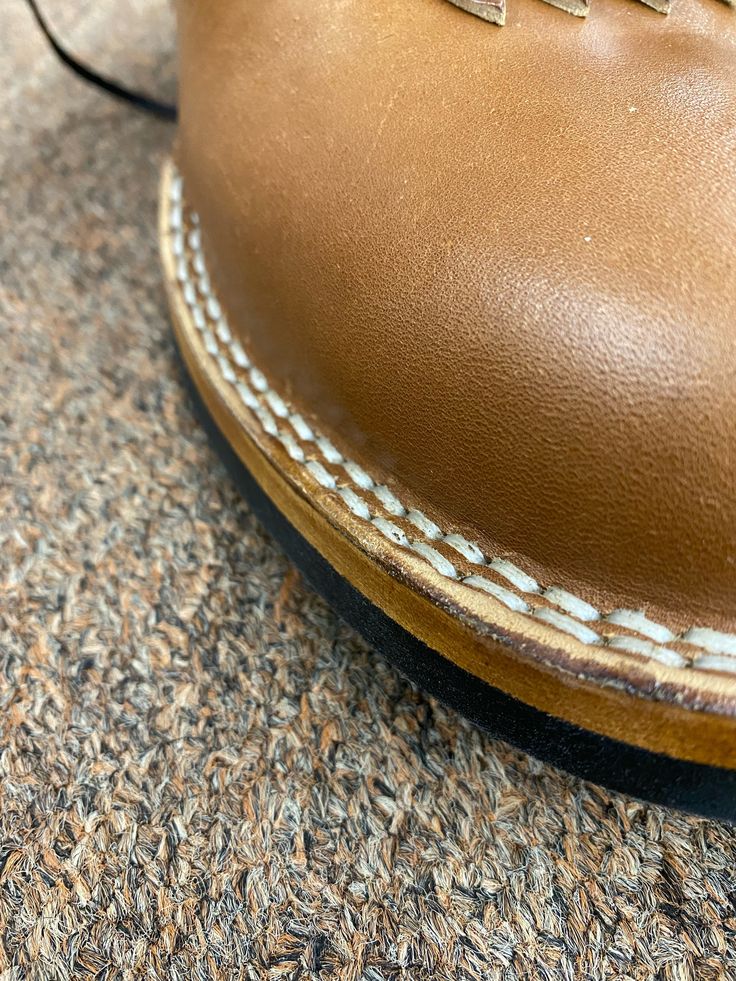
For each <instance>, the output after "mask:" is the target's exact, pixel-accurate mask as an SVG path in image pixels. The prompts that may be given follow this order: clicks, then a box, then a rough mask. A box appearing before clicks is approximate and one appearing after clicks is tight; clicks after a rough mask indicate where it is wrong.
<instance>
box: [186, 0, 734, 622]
mask: <svg viewBox="0 0 736 981" xmlns="http://www.w3.org/2000/svg"><path fill="white" fill-rule="evenodd" d="M179 19H180V34H181V47H180V52H181V54H180V58H181V71H180V89H181V92H180V113H181V126H180V135H179V147H178V158H179V163H180V167H181V169H182V172H183V173H184V176H185V181H186V186H187V188H188V193H189V195H190V196H191V199H192V202H193V204H194V206H195V207H196V209H197V211H198V212H199V214H200V216H201V223H202V236H203V242H204V246H205V251H206V254H207V256H208V264H209V267H210V269H211V271H212V277H213V281H214V283H215V285H216V287H217V291H218V295H219V297H220V298H221V300H222V302H223V305H224V306H225V307H226V308H227V311H228V318H229V321H230V323H231V324H232V325H234V326H235V327H236V328H237V329H238V330H239V331H240V332H241V333H242V336H243V338H244V341H245V342H247V344H248V346H249V347H250V348H251V349H252V351H253V352H254V355H255V356H256V357H257V358H258V360H259V363H260V364H261V365H262V367H263V368H264V370H265V371H266V372H267V373H268V374H269V377H271V378H272V379H274V381H275V382H277V383H278V384H279V385H280V386H281V387H282V389H283V390H284V392H285V393H286V394H287V395H288V397H289V398H290V399H291V401H292V402H293V403H295V404H296V405H297V406H298V407H300V408H301V409H302V410H303V412H304V414H305V416H307V417H310V416H311V417H313V418H318V419H319V420H320V426H321V428H322V429H323V430H324V429H326V430H327V431H329V432H330V434H331V435H332V436H333V438H334V441H335V443H336V444H337V445H338V446H346V447H349V449H350V452H351V454H352V455H353V457H355V458H357V459H358V460H360V461H361V462H362V463H364V464H365V465H366V466H367V467H369V468H370V469H371V471H372V472H374V473H378V474H382V475H383V479H385V480H386V482H387V483H388V484H389V486H391V487H393V488H397V489H398V488H400V489H401V493H402V496H403V497H404V498H408V499H409V500H410V501H413V502H415V503H416V505H417V506H418V507H421V508H422V509H423V510H424V511H425V512H426V513H427V514H428V515H430V516H431V517H432V518H434V519H435V520H437V521H438V522H439V523H441V524H442V525H443V527H445V528H446V529H448V530H455V531H457V532H459V533H461V534H463V535H465V536H467V537H469V538H471V539H472V540H474V541H478V542H479V543H481V544H482V545H483V546H485V547H486V548H487V549H488V550H489V551H492V552H493V553H494V554H501V555H504V556H508V557H509V558H510V559H512V560H513V561H515V562H517V563H518V564H519V565H521V566H522V567H523V568H525V569H526V570H528V571H529V572H530V574H532V575H534V576H535V577H536V578H537V579H539V581H540V582H542V583H545V582H554V583H556V584H558V585H561V586H563V587H565V588H567V589H570V590H571V591H573V592H575V593H576V594H577V595H579V596H581V597H583V598H585V599H586V600H588V601H589V602H591V603H593V604H595V605H597V606H600V607H603V608H606V607H608V608H613V607H627V608H631V607H633V608H637V609H643V610H645V611H646V612H647V613H648V614H650V615H652V616H655V617H665V618H667V619H668V621H670V622H672V623H673V624H674V625H675V626H678V625H680V626H687V625H691V624H703V625H706V626H711V627H714V628H716V629H721V630H723V629H733V627H734V624H736V604H735V603H734V597H735V595H736V493H735V491H736V487H735V484H736V481H735V479H734V478H735V474H736V13H734V11H732V10H730V9H729V8H728V7H726V6H724V5H722V4H720V3H718V2H717V0H712V2H711V0H679V2H678V3H677V4H676V5H675V6H674V7H673V12H672V13H671V14H670V15H669V17H667V18H664V17H661V16H660V15H658V14H656V13H654V12H653V11H652V10H650V9H648V8H646V7H644V6H640V5H638V4H635V3H632V2H627V0H595V3H594V6H593V8H592V12H591V14H590V16H589V17H588V18H587V20H584V21H582V20H579V19H576V18H571V17H569V15H567V14H565V13H563V12H561V11H559V10H557V9H555V8H552V7H550V6H547V5H544V4H541V3H539V2H538V0H510V6H509V10H508V20H507V26H506V27H504V28H503V29H499V28H496V27H493V26H491V25H489V24H487V23H485V22H484V21H482V20H480V19H478V18H475V17H472V16H469V15H468V14H466V13H464V12H463V11H461V10H459V9H458V8H456V7H454V6H453V5H451V4H449V3H447V2H445V0H382V2H381V3H380V4H375V3H366V2H365V0H315V2H313V3H310V4H304V3H303V2H300V0H274V2H271V3H260V4H255V3H249V2H247V0H223V2H221V3H218V4H204V3H201V0H182V2H180V9H179Z"/></svg>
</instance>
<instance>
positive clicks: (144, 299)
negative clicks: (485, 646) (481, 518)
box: [0, 0, 736, 981]
mask: <svg viewBox="0 0 736 981" xmlns="http://www.w3.org/2000/svg"><path fill="white" fill-rule="evenodd" d="M243 2H245V0H243ZM46 9H47V10H48V13H49V15H50V16H51V17H52V18H53V20H54V23H55V25H56V26H57V28H58V29H59V31H61V32H62V33H63V34H64V36H65V37H66V38H67V39H68V40H69V41H70V42H71V43H73V45H74V47H75V49H76V50H77V51H78V52H80V53H82V54H85V55H87V56H88V57H91V58H92V60H93V61H94V62H95V64H96V65H97V66H99V67H100V68H102V69H106V70H108V71H110V72H114V73H115V74H117V76H119V77H123V78H126V79H129V80H131V81H135V82H137V83H138V84H140V85H146V86H148V87H149V88H151V89H154V90H156V91H157V92H160V93H163V94H168V95H171V94H172V92H173V74H174V66H173V62H174V57H173V45H174V42H173V38H172V35H171V20H170V12H169V11H168V9H167V8H166V7H165V6H164V5H163V4H161V3H159V2H158V0H157V2H155V3H154V2H152V0H117V2H114V0H104V2H102V0H98V2H95V3H93V2H86V3H85V2H82V0H47V2H46ZM0 86H1V87H0V228H1V229H2V235H1V236H0V350H1V351H2V356H1V358H0V362H1V363H0V978H2V981H19V979H25V978H29V979H44V981H45V979H57V978H58V979H67V978H83V979H92V978H97V979H107V978H118V977H120V978H126V979H133V978H145V979H175V981H176V979H180V981H199V979H218V981H219V979H240V978H243V979H246V978H249V979H250V978H252V979H260V978H274V979H279V978H301V979H316V978H345V979H352V981H359V979H365V981H380V979H399V978H402V979H404V978H406V979H456V978H457V979H468V981H469V979H481V978H483V979H487V978H488V979H495V978H499V979H505V981H511V979H529V981H557V979H563V981H564V979H595V981H597V979H622V981H623V979H648V978H656V979H662V981H665V979H666V981H669V979H672V981H689V979H697V981H715V979H721V978H724V979H729V978H734V977H736V942H735V940H734V931H735V930H736V913H735V904H736V838H735V832H734V831H733V830H732V829H731V828H729V827H727V826H725V825H719V824H716V823H712V822H707V821H702V820H698V819H695V818H687V817H684V816H682V815H680V814H676V813H673V812H668V811H666V810H664V809H661V808H656V807H646V806H644V805H642V804H639V803H636V802H634V801H631V800H628V799H626V798H624V797H621V796H612V795H608V794H606V793H605V792H603V791H601V790H599V789H597V788H595V787H592V786H588V785H585V784H582V783H580V782H579V781H577V780H573V779H572V778H569V777H566V776H564V775H562V774H559V773H557V772H555V771H553V770H550V769H548V768H545V767H543V766H541V765H540V764H538V763H536V762H534V761H533V760H529V759H528V758H526V757H524V756H523V755H522V754H520V753H517V752H515V751H513V750H511V749H510V748H509V747H507V746H506V745H504V744H501V743H498V742H495V741H494V740H492V739H490V738H489V737H488V736H486V735H484V734H482V733H480V732H478V731H477V730H475V729H473V728H472V727H471V726H469V725H468V724H466V723H464V722H463V721H462V720H461V719H459V718H458V717H457V716H456V715H454V714H453V713H451V712H449V711H446V710H445V709H443V708H442V707H441V706H440V705H438V704H437V703H436V702H435V701H433V700H431V699H427V698H425V697H423V696H422V695H421V694H420V693H418V692H417V691H416V690H414V689H413V688H412V687H411V686H410V685H408V684H407V683H406V682H405V681H404V680H403V679H402V677H401V676H400V675H399V674H398V673H397V672H396V671H395V670H393V669H392V668H391V667H390V666H389V665H388V664H387V662H386V661H384V660H383V659H382V658H381V657H380V656H379V655H377V654H375V653H373V652H372V651H370V650H369V649H368V648H367V647H366V646H365V645H364V644H363V643H362V642H361V641H360V640H359V639H358V638H357V637H356V636H355V635H354V634H353V633H351V631H350V630H348V629H347V628H346V627H344V626H343V625H342V624H341V623H340V622H339V621H338V620H337V619H336V618H335V616H334V615H333V614H332V613H331V612H330V610H329V609H327V608H326V607H325V606H324V604H323V603H322V602H321V601H320V600H319V599H317V598H316V597H315V596H314V594H313V593H311V592H310V591H309V590H308V589H306V588H305V587H304V586H303V585H302V584H301V583H300V581H299V579H298V577H297V576H296V575H295V573H294V572H293V571H292V569H291V567H290V566H289V563H288V562H287V561H286V559H285V558H284V557H283V555H282V554H280V552H279V550H278V549H277V548H276V547H275V546H274V545H273V544H272V542H271V541H270V540H269V538H268V537H267V535H266V534H265V533H264V532H263V531H262V530H261V528H260V527H259V526H258V524H257V523H256V522H255V520H254V519H253V518H252V517H251V515H250V514H249V512H248V509H247V507H245V506H244V505H243V504H242V503H241V502H240V500H239V498H238V495H237V493H236V491H235V489H234V487H233V485H232V484H231V482H230V480H229V479H228V477H227V475H226V474H225V472H224V470H223V468H222V466H221V465H220V464H219V463H218V461H217V459H216V458H215V457H214V455H213V453H212V452H211V450H210V449H209V447H208V445H207V442H206V440H205V438H204V437H203V435H202V433H201V432H200V429H199V427H198V425H197V423H196V422H195V420H194V418H193V415H192V412H191V410H190V404H189V399H188V395H187V391H186V390H185V388H184V385H183V382H182V377H181V373H180V367H179V362H178V360H177V357H176V355H175V352H174V347H173V342H172V338H171V334H170V331H169V325H168V322H167V316H166V311H165V308H164V298H163V291H162V288H161V282H160V277H159V271H158V263H157V256H156V228H155V209H156V201H155V198H156V183H157V170H158V166H159V163H160V161H161V159H162V156H163V154H165V152H166V150H167V148H168V146H169V143H170V141H171V139H172V129H171V128H170V127H168V126H167V125H166V124H163V123H159V122H156V121H153V120H151V119H149V118H147V117H145V116H142V115H140V114H136V113H135V112H133V111H131V110H130V109H128V108H126V107H124V106H121V105H118V104H116V103H113V102H111V101H109V100H108V99H107V98H105V97H104V96H100V95H98V94H96V93H95V92H94V91H92V90H90V89H87V88H85V87H84V86H83V85H81V83H79V82H77V81H76V80H74V79H73V78H71V77H69V76H68V75H67V74H66V73H64V71H63V70H62V69H61V68H60V67H59V66H58V64H57V62H56V61H55V60H53V58H52V57H51V56H50V55H49V54H48V53H47V51H46V48H45V46H44V44H43V43H42V41H41V40H40V38H39V36H38V34H37V31H36V30H35V29H34V27H33V25H32V23H31V20H30V17H29V15H28V12H27V10H26V9H25V7H24V6H23V5H22V4H21V3H20V0H6V2H5V3H3V9H2V18H1V23H0Z"/></svg>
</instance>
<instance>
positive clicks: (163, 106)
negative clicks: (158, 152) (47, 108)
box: [27, 0, 177, 121]
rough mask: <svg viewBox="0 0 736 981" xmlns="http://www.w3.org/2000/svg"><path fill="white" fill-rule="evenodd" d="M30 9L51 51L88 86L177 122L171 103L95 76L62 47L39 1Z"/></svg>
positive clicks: (30, 1)
mask: <svg viewBox="0 0 736 981" xmlns="http://www.w3.org/2000/svg"><path fill="white" fill-rule="evenodd" d="M27 3H28V6H29V7H30V8H31V12H32V13H33V16H34V17H35V19H36V23H37V24H38V26H39V27H40V28H41V31H42V32H43V34H44V36H45V38H46V40H47V41H48V42H49V45H50V46H51V48H52V50H53V51H54V52H55V53H56V55H57V57H58V58H59V60H60V61H61V62H62V63H63V64H64V65H66V66H67V68H69V69H71V71H73V72H74V74H75V75H77V76H78V77H79V78H82V79H84V81H85V82H89V83H90V84H91V85H94V86H95V87H96V88H98V89H102V90H103V91H104V92H107V93H109V94H110V95H112V96H113V97H114V98H116V99H120V100H122V101H123V102H127V103H128V104H129V105H131V106H135V108H136V109H141V110H142V111H143V112H148V113H151V115H153V116H159V117H160V118H161V119H169V120H172V121H173V120H176V116H177V110H176V105H175V104H174V103H170V102H162V101H161V100H160V99H155V98H153V97H152V96H150V95H148V94H147V93H145V92H139V91H137V90H136V89H132V88H128V87H127V86H125V85H120V84H119V83H118V82H116V81H114V80H113V79H111V78H107V77H106V76H105V75H101V74H100V73H99V72H96V71H95V70H94V69H93V68H90V67H89V66H88V65H85V64H84V63H83V62H82V61H80V60H79V59H78V58H75V56H74V55H72V54H70V53H69V51H67V50H66V48H65V47H64V46H63V45H62V44H60V42H59V41H58V40H57V38H56V36H55V35H54V33H53V32H52V30H51V28H50V27H49V25H48V23H47V21H46V19H45V18H44V16H43V14H42V13H41V11H40V9H39V6H38V3H37V2H36V0H27Z"/></svg>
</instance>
